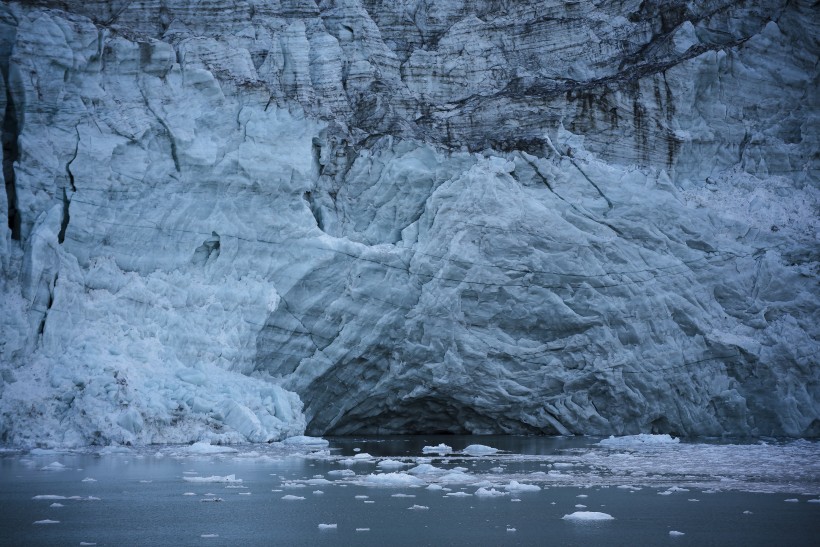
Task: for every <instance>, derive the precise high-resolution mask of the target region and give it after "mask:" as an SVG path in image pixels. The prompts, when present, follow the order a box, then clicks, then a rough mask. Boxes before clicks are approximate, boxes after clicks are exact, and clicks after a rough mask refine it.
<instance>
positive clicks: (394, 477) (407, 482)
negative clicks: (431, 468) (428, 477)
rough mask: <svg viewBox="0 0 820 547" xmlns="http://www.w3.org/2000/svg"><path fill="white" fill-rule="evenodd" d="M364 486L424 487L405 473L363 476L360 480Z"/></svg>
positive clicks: (422, 483) (421, 481) (419, 480)
mask: <svg viewBox="0 0 820 547" xmlns="http://www.w3.org/2000/svg"><path fill="white" fill-rule="evenodd" d="M361 482H362V484H364V485H365V486H386V487H392V488H402V487H407V486H424V484H426V483H425V482H424V481H423V480H421V479H419V478H417V477H414V476H413V475H408V474H407V473H382V474H378V475H365V476H363V477H362V478H361Z"/></svg>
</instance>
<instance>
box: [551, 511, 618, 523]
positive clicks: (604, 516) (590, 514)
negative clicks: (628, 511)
mask: <svg viewBox="0 0 820 547" xmlns="http://www.w3.org/2000/svg"><path fill="white" fill-rule="evenodd" d="M563 519H564V520H580V521H585V520H614V519H615V517H613V516H612V515H610V514H608V513H600V512H598V511H575V512H574V513H570V514H569V515H564V516H563Z"/></svg>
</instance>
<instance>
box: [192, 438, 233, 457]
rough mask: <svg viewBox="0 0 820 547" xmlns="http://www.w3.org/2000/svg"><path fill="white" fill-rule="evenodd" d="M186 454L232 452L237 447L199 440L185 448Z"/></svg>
mask: <svg viewBox="0 0 820 547" xmlns="http://www.w3.org/2000/svg"><path fill="white" fill-rule="evenodd" d="M185 452H187V453H188V454H233V453H235V452H238V450H237V449H235V448H231V447H230V446H219V445H214V444H211V443H210V442H208V441H199V442H196V443H194V444H192V445H190V446H188V447H186V448H185Z"/></svg>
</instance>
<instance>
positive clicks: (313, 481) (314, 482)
mask: <svg viewBox="0 0 820 547" xmlns="http://www.w3.org/2000/svg"><path fill="white" fill-rule="evenodd" d="M304 483H305V484H310V485H313V486H316V485H319V484H333V483H332V482H331V481H329V480H327V479H322V478H320V479H308V480H306V481H304Z"/></svg>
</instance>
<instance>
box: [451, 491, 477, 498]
mask: <svg viewBox="0 0 820 547" xmlns="http://www.w3.org/2000/svg"><path fill="white" fill-rule="evenodd" d="M444 495H445V496H446V497H449V498H466V497H467V496H472V494H468V493H467V492H447V493H446V494H444Z"/></svg>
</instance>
